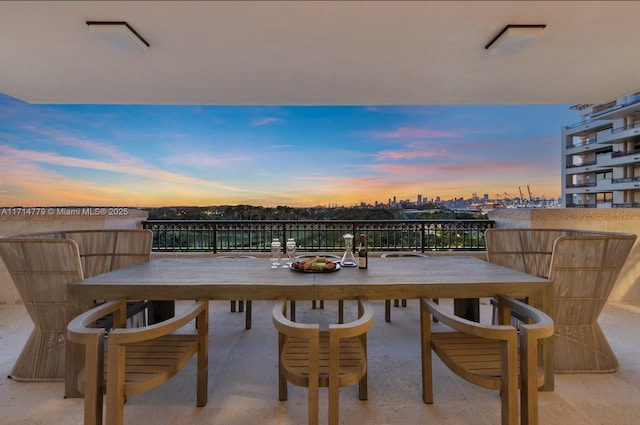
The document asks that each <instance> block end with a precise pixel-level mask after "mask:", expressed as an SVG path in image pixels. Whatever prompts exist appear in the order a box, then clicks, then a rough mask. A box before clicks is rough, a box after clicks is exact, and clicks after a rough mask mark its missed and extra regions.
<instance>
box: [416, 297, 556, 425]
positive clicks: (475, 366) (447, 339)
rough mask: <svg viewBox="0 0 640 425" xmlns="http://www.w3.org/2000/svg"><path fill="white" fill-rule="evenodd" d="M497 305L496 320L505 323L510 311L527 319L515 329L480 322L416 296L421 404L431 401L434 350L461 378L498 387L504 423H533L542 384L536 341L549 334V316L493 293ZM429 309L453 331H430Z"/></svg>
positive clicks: (550, 329) (527, 424)
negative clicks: (418, 303)
mask: <svg viewBox="0 0 640 425" xmlns="http://www.w3.org/2000/svg"><path fill="white" fill-rule="evenodd" d="M498 308H499V317H500V323H508V322H509V320H510V315H511V312H512V311H516V312H518V315H519V316H520V317H525V318H526V319H527V324H521V325H520V328H519V329H516V328H514V327H512V326H510V325H484V324H480V323H477V322H472V321H469V320H466V319H462V318H460V317H458V316H455V315H454V314H451V313H448V312H446V311H445V310H443V309H442V308H441V307H440V306H439V305H438V304H436V303H435V302H433V301H432V300H425V299H423V300H421V302H420V328H421V341H422V386H423V394H422V397H423V400H424V402H425V403H428V404H431V403H433V382H432V381H433V376H432V367H433V366H432V356H431V350H432V349H433V351H434V352H435V353H436V354H437V355H438V357H440V359H441V360H442V361H443V363H444V364H445V365H446V366H447V367H448V368H449V369H451V371H452V372H454V373H455V374H457V375H458V376H460V377H461V378H463V379H465V380H467V381H469V382H471V383H473V384H476V385H478V386H481V387H484V388H488V389H494V390H499V391H500V398H501V403H502V424H503V425H517V424H519V423H521V424H522V425H537V423H538V388H539V387H540V386H541V385H542V384H543V383H544V371H543V370H542V368H541V367H539V364H540V363H541V361H542V359H538V351H539V348H538V344H539V343H540V341H541V340H542V339H544V338H548V337H550V336H552V335H553V321H552V320H551V318H550V317H549V316H547V315H546V314H544V313H542V312H541V311H539V310H537V309H535V308H533V307H531V306H529V305H526V304H524V303H522V302H520V301H518V300H515V299H511V298H504V297H498ZM429 314H431V315H433V316H434V317H437V318H438V320H439V321H440V322H442V323H444V324H445V325H447V326H448V327H450V328H452V329H453V330H452V331H451V330H447V331H438V332H432V329H431V320H430V319H429ZM518 388H520V404H521V407H520V415H518ZM518 416H520V420H521V422H519V420H518Z"/></svg>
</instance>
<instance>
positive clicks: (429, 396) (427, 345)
mask: <svg viewBox="0 0 640 425" xmlns="http://www.w3.org/2000/svg"><path fill="white" fill-rule="evenodd" d="M420 303H421V304H420V346H421V350H420V351H421V352H422V401H424V402H425V403H426V404H432V403H433V364H432V358H431V356H432V353H431V323H430V320H431V319H430V318H429V316H430V314H428V313H427V312H426V310H425V308H424V307H423V306H422V301H420Z"/></svg>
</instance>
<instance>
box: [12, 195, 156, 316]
mask: <svg viewBox="0 0 640 425" xmlns="http://www.w3.org/2000/svg"><path fill="white" fill-rule="evenodd" d="M148 216H149V214H148V213H147V212H146V211H143V210H138V209H131V208H97V209H96V208H79V209H78V208H55V207H53V208H45V209H29V210H22V209H17V208H0V235H2V236H6V235H15V234H20V233H37V232H53V231H56V230H92V229H141V228H142V222H143V221H144V220H146V219H147V218H148ZM21 302H22V301H21V300H20V296H19V295H18V292H17V291H16V289H15V286H14V285H13V281H12V280H11V276H9V273H8V272H7V270H6V268H5V267H4V264H3V263H2V261H1V260H0V304H20V303H21Z"/></svg>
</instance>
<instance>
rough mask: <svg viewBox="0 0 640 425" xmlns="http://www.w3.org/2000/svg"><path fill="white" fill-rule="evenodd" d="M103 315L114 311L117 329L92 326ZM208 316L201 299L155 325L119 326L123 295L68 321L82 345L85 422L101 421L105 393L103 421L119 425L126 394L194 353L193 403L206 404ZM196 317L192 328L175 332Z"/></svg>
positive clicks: (155, 381) (159, 379) (148, 385)
mask: <svg viewBox="0 0 640 425" xmlns="http://www.w3.org/2000/svg"><path fill="white" fill-rule="evenodd" d="M107 314H113V317H114V324H115V325H116V326H117V328H115V329H113V330H111V331H110V332H109V337H108V338H105V330H104V329H102V328H95V327H94V326H95V323H96V321H98V320H99V319H100V318H101V317H103V316H105V315H107ZM208 315H209V301H208V300H206V299H203V300H199V301H197V302H195V303H194V304H193V305H192V306H191V307H190V308H189V309H187V310H186V311H185V312H184V313H182V314H178V315H176V316H175V317H173V318H171V319H168V320H165V321H163V322H160V323H158V324H154V325H150V326H146V327H142V328H130V329H123V328H122V327H123V326H124V325H125V320H126V300H125V299H120V300H117V301H110V302H107V303H105V304H101V305H99V306H97V307H95V308H93V309H91V310H89V311H87V312H85V313H83V314H81V315H79V316H77V317H76V318H75V319H73V320H72V321H71V322H69V325H68V327H67V336H68V338H69V340H70V341H72V342H77V343H80V344H84V346H85V368H84V370H83V372H82V373H81V375H80V376H79V377H78V388H79V390H80V391H81V392H83V393H84V406H85V412H84V423H85V425H100V424H102V416H103V414H102V404H103V393H104V392H106V395H107V402H106V404H107V408H106V423H107V424H108V425H122V423H123V420H124V401H125V397H126V396H127V395H129V394H135V393H140V392H143V391H147V390H150V389H152V388H154V387H157V386H158V385H160V384H162V383H164V382H166V381H168V380H169V379H170V378H172V377H173V376H174V375H175V374H176V373H177V372H179V371H180V370H181V369H182V368H183V367H184V366H185V365H186V364H187V362H188V361H189V360H190V359H191V357H193V355H194V354H196V353H197V357H198V366H197V370H198V371H197V401H196V405H197V406H204V405H206V404H207V385H208V378H207V376H208V320H209V316H208ZM194 319H195V320H196V332H195V333H193V332H192V333H185V332H183V331H181V332H180V333H174V332H175V331H177V330H178V329H180V328H183V327H185V326H186V325H187V324H189V323H190V322H191V321H193V320H194ZM105 340H106V341H107V344H106V346H105ZM105 351H106V359H105ZM105 360H106V361H105Z"/></svg>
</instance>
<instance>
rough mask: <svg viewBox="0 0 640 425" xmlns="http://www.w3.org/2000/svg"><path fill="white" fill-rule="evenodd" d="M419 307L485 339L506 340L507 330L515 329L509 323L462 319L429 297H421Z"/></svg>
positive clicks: (456, 328)
mask: <svg viewBox="0 0 640 425" xmlns="http://www.w3.org/2000/svg"><path fill="white" fill-rule="evenodd" d="M420 307H421V308H422V309H423V310H427V311H429V312H430V313H431V314H432V315H433V317H435V318H437V319H438V320H439V321H440V322H442V323H444V324H445V325H447V326H449V327H451V328H453V329H455V330H457V331H459V332H462V333H465V334H468V335H473V336H477V337H481V338H487V339H495V340H507V339H509V338H510V337H509V336H508V334H509V332H508V331H509V330H512V331H513V332H514V333H515V331H516V329H515V328H514V327H513V326H510V325H485V324H482V323H478V322H473V321H471V320H467V319H464V318H462V317H459V316H456V315H454V314H453V313H452V312H448V311H446V310H444V309H443V308H442V307H441V306H440V305H439V304H436V303H435V302H433V300H430V299H424V298H423V299H421V300H420Z"/></svg>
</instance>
